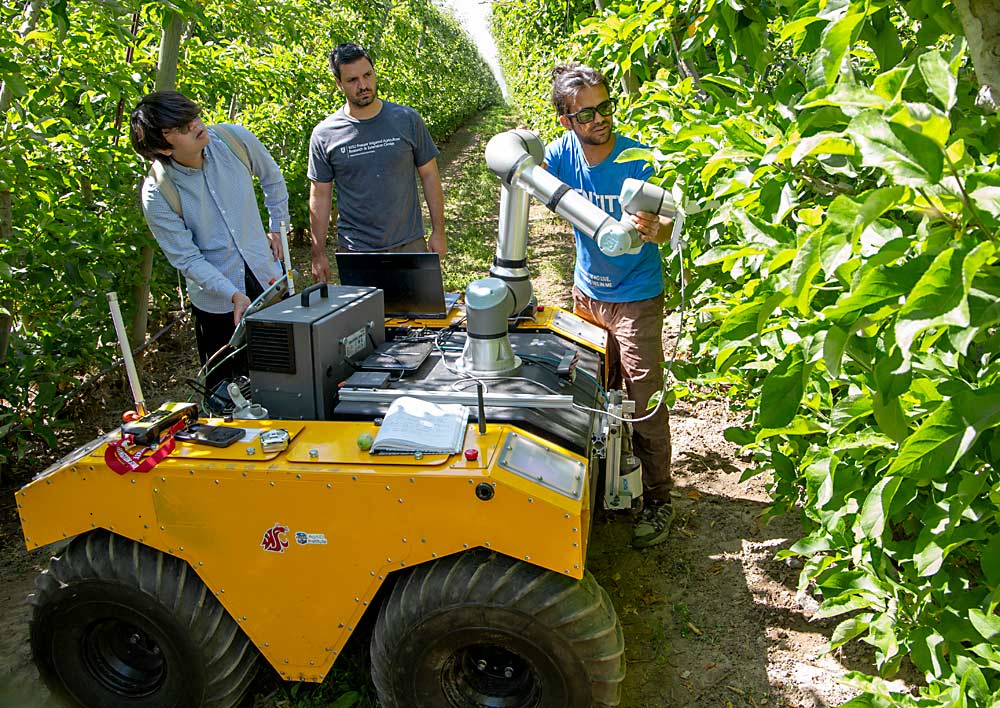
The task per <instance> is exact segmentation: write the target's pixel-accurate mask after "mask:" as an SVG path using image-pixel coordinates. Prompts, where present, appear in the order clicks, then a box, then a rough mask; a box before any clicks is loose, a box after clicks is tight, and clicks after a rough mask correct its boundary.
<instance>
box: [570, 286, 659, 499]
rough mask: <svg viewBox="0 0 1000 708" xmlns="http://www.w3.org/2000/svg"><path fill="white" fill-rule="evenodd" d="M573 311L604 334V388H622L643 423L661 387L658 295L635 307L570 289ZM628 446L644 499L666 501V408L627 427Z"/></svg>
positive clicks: (638, 303) (637, 303) (627, 303)
mask: <svg viewBox="0 0 1000 708" xmlns="http://www.w3.org/2000/svg"><path fill="white" fill-rule="evenodd" d="M573 312H574V313H575V314H576V315H578V316H580V317H582V318H583V319H585V320H587V321H589V322H593V323H594V324H596V325H597V326H599V327H603V328H604V329H606V330H607V331H608V353H607V357H608V387H609V388H616V387H618V386H620V385H621V383H622V381H624V383H625V390H626V392H627V393H628V397H629V398H630V399H632V400H633V401H635V417H636V418H644V417H646V416H648V415H649V413H650V412H651V411H648V410H646V404H647V402H648V401H649V398H650V396H652V395H653V394H654V393H656V392H657V391H659V390H660V389H661V388H662V387H663V340H662V337H663V294H662V293H661V294H660V295H657V296H656V297H653V298H650V299H648V300H638V301H636V302H602V301H600V300H594V299H592V298H590V297H587V296H586V295H584V294H583V293H582V292H581V291H580V290H579V289H578V288H576V287H574V288H573ZM632 446H633V448H634V450H635V455H636V457H638V458H639V461H640V462H641V463H642V482H643V487H644V492H643V497H644V498H645V499H646V500H647V501H651V500H653V501H663V502H667V501H670V487H671V479H670V416H669V413H668V411H667V407H666V406H660V408H659V410H657V412H656V415H654V416H652V417H651V418H649V419H648V420H644V421H642V422H636V423H633V424H632Z"/></svg>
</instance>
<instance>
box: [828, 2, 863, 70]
mask: <svg viewBox="0 0 1000 708" xmlns="http://www.w3.org/2000/svg"><path fill="white" fill-rule="evenodd" d="M864 19H865V13H864V12H849V13H847V14H846V15H845V16H844V17H842V18H841V19H839V20H837V21H835V22H833V23H831V24H830V25H829V26H828V27H827V28H826V30H824V32H823V40H822V44H821V46H820V52H819V53H820V56H822V60H823V75H824V77H825V78H826V84H827V86H832V85H833V83H834V82H835V81H836V80H837V76H838V75H839V74H840V67H841V65H842V64H843V63H844V55H845V54H847V49H848V47H850V46H851V43H852V42H853V41H854V40H855V38H856V34H855V30H856V29H857V28H858V25H859V24H861V22H862V21H863V20H864Z"/></svg>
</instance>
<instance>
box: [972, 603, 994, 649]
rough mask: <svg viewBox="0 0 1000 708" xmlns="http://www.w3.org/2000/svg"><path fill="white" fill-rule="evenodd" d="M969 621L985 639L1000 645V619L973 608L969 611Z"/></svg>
mask: <svg viewBox="0 0 1000 708" xmlns="http://www.w3.org/2000/svg"><path fill="white" fill-rule="evenodd" d="M969 621H970V622H971V623H972V626H973V627H975V629H976V631H977V632H979V634H980V635H981V636H982V638H983V639H985V640H986V641H988V642H992V643H993V644H1000V617H997V616H996V615H995V614H986V613H985V612H983V611H982V610H980V609H978V608H975V607H973V608H972V609H970V610H969Z"/></svg>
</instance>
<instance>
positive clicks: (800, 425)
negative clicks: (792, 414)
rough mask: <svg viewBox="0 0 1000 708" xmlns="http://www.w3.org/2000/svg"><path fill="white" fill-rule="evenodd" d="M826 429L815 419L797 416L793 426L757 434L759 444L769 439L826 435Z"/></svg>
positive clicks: (763, 430) (766, 429)
mask: <svg viewBox="0 0 1000 708" xmlns="http://www.w3.org/2000/svg"><path fill="white" fill-rule="evenodd" d="M825 432H826V428H824V427H823V426H822V425H820V424H819V423H818V422H817V421H816V420H814V419H813V418H811V417H810V418H806V417H805V416H796V418H795V420H793V421H792V423H791V425H787V426H785V427H784V428H763V429H762V430H760V431H759V432H758V433H757V442H758V443H759V442H761V441H763V440H767V439H768V438H773V437H777V436H779V435H780V436H800V435H814V434H816V433H825Z"/></svg>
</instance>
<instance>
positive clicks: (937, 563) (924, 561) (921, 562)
mask: <svg viewBox="0 0 1000 708" xmlns="http://www.w3.org/2000/svg"><path fill="white" fill-rule="evenodd" d="M944 555H945V554H944V549H943V548H942V547H941V546H940V545H939V544H938V542H937V541H935V540H934V539H933V537H932V536H931V535H928V536H927V537H925V538H923V539H922V540H918V541H917V550H916V552H915V553H914V554H913V565H914V566H915V567H916V569H917V575H918V576H919V577H921V578H924V577H927V576H928V575H934V574H935V573H937V572H938V571H939V570H940V569H941V564H942V563H943V562H944Z"/></svg>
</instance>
